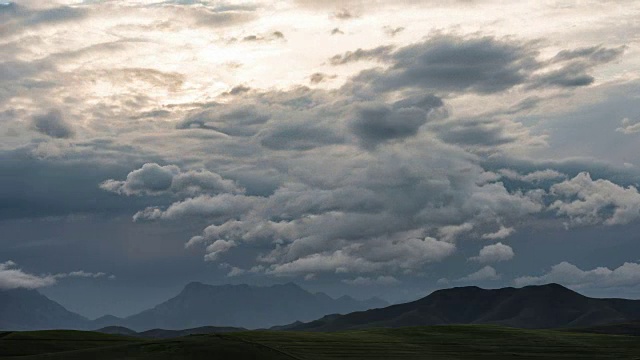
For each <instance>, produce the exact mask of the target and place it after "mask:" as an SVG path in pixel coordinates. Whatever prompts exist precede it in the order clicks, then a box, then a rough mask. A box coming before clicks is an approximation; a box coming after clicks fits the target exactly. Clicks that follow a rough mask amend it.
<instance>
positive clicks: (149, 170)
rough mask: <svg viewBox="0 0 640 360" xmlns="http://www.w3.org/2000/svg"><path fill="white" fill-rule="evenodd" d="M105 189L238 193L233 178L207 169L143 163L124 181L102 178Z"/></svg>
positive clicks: (150, 192) (134, 192)
mask: <svg viewBox="0 0 640 360" xmlns="http://www.w3.org/2000/svg"><path fill="white" fill-rule="evenodd" d="M100 188H102V189H103V190H106V191H110V192H114V193H117V194H123V195H161V194H167V193H174V194H186V195H193V194H199V193H210V194H217V193H242V192H244V190H243V189H242V188H240V187H239V186H238V185H237V184H236V183H235V182H234V181H233V180H228V179H224V178H223V177H222V176H220V175H218V174H216V173H214V172H211V171H207V170H203V169H201V170H189V171H181V170H180V168H179V167H177V166H175V165H165V166H160V165H158V164H156V163H147V164H144V165H143V166H142V167H141V168H140V169H137V170H134V171H132V172H130V173H129V174H128V175H127V178H126V180H124V181H119V180H113V179H110V180H106V181H104V182H103V183H102V184H100Z"/></svg>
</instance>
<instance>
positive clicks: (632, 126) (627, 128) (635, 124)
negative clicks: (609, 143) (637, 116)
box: [616, 118, 640, 135]
mask: <svg viewBox="0 0 640 360" xmlns="http://www.w3.org/2000/svg"><path fill="white" fill-rule="evenodd" d="M616 131H617V132H621V133H623V134H627V135H629V134H635V133H637V132H640V121H631V120H629V119H628V118H624V119H622V126H620V127H619V128H616Z"/></svg>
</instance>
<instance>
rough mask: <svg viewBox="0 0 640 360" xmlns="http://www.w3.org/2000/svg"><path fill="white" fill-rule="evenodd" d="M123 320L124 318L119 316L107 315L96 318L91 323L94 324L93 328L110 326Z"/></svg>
mask: <svg viewBox="0 0 640 360" xmlns="http://www.w3.org/2000/svg"><path fill="white" fill-rule="evenodd" d="M122 320H123V319H122V318H119V317H117V316H113V315H105V316H101V317H99V318H97V319H95V320H92V321H91V325H92V328H94V329H100V328H105V327H109V326H111V325H113V324H119V323H120V322H122Z"/></svg>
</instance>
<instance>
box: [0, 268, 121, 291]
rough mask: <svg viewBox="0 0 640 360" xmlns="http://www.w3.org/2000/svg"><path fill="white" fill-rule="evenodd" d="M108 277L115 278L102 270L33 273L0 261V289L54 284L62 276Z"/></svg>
mask: <svg viewBox="0 0 640 360" xmlns="http://www.w3.org/2000/svg"><path fill="white" fill-rule="evenodd" d="M101 277H108V278H109V279H113V278H115V277H114V276H113V275H108V274H106V273H103V272H99V273H91V272H86V271H82V270H79V271H72V272H70V273H61V274H53V275H52V274H45V275H34V274H29V273H26V272H24V271H23V270H22V269H20V268H18V265H17V264H16V263H15V262H13V261H6V262H4V263H0V290H10V289H18V288H22V289H37V288H41V287H46V286H51V285H54V284H56V282H57V281H58V279H63V278H94V279H95V278H101Z"/></svg>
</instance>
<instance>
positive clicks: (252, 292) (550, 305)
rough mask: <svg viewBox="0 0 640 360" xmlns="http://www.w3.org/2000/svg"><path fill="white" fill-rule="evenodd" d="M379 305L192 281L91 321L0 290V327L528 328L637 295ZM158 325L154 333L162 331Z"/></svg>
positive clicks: (628, 318) (438, 294) (452, 295)
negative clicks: (133, 310) (153, 302)
mask: <svg viewBox="0 0 640 360" xmlns="http://www.w3.org/2000/svg"><path fill="white" fill-rule="evenodd" d="M385 305H387V304H385V303H384V302H383V301H381V300H376V299H373V300H369V301H358V300H355V299H353V298H350V297H341V298H339V299H333V298H331V297H329V296H327V295H326V294H323V293H316V294H312V293H310V292H308V291H306V290H304V289H302V288H301V287H299V286H297V285H295V284H293V283H288V284H283V285H274V286H270V287H253V286H249V285H219V286H213V285H206V284H202V283H197V282H194V283H190V284H188V285H187V286H185V288H184V289H183V290H182V291H181V292H180V293H179V294H178V295H176V296H175V297H173V298H171V299H169V300H167V301H165V302H163V303H161V304H159V305H157V306H155V307H154V308H152V309H149V310H146V311H143V312H141V313H138V314H135V315H132V316H129V317H127V318H124V319H120V318H117V317H113V316H105V317H102V318H99V319H96V320H93V321H91V320H88V319H86V318H84V317H82V316H80V315H78V314H75V313H72V312H70V311H68V310H66V309H65V308H64V307H62V306H61V305H59V304H57V303H56V302H54V301H52V300H50V299H48V298H46V297H45V296H43V295H41V294H40V293H38V292H37V291H35V290H10V291H3V292H0V330H3V329H6V330H29V329H55V328H67V329H92V330H94V329H102V328H105V327H107V329H111V330H113V331H117V332H118V333H123V331H124V332H127V331H135V332H143V331H146V330H150V329H165V330H185V331H187V333H188V332H189V331H191V330H193V329H196V328H200V330H197V331H200V332H212V331H213V332H216V331H218V330H216V329H222V330H220V331H231V330H229V329H233V328H236V329H239V328H247V329H255V328H267V327H271V328H272V329H278V330H299V331H343V330H352V329H364V328H374V327H386V328H397V327H405V326H428V325H445V324H495V325H504V326H510V327H518V328H530V329H536V328H571V327H593V326H600V325H606V324H615V323H630V322H633V321H637V320H640V300H626V299H596V298H589V297H586V296H583V295H581V294H579V293H577V292H575V291H572V290H569V289H567V288H565V287H563V286H561V285H558V284H548V285H540V286H527V287H523V288H511V287H509V288H502V289H494V290H487V289H481V288H478V287H475V286H469V287H459V288H452V289H445V290H438V291H435V292H433V293H431V294H430V295H429V296H426V297H424V298H422V299H419V300H416V301H413V302H409V303H404V304H398V305H392V306H386V307H383V306H385ZM366 309H370V310H366ZM339 313H342V314H345V315H340V314H339ZM327 314H330V315H327ZM313 319H317V320H313ZM311 320H313V321H311ZM305 321H306V322H305ZM281 324H289V325H281ZM274 325H277V326H274ZM214 327H215V328H214ZM165 330H162V331H161V333H162V334H165V332H164V331H165ZM194 331H196V330H194ZM170 333H171V334H174V333H175V332H170Z"/></svg>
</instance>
